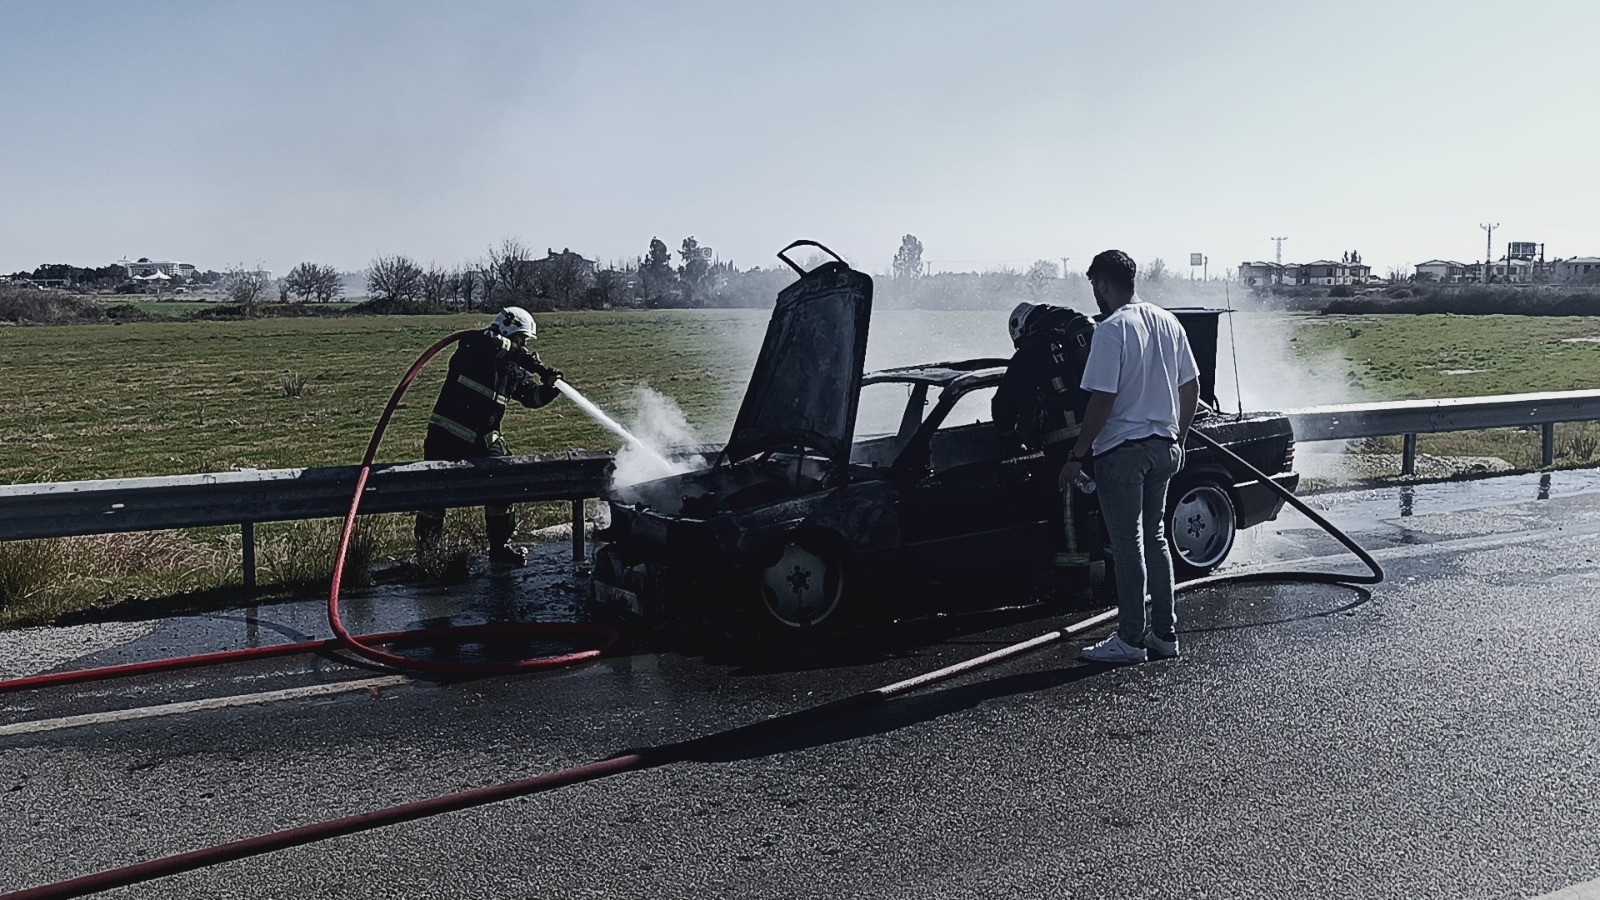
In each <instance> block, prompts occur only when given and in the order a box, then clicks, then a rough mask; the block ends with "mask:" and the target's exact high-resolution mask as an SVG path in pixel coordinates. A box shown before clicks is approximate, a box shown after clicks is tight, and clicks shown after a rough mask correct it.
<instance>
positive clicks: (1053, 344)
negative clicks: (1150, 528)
mask: <svg viewBox="0 0 1600 900" xmlns="http://www.w3.org/2000/svg"><path fill="white" fill-rule="evenodd" d="M1009 325H1010V330H1011V343H1012V345H1013V346H1015V347H1016V353H1015V354H1014V355H1012V357H1011V361H1010V363H1008V364H1007V366H1006V374H1005V376H1004V377H1003V378H1002V379H1001V380H1000V386H999V387H998V388H996V390H995V393H994V400H993V401H992V409H993V413H994V424H995V428H996V429H997V430H998V431H999V433H1000V442H1001V445H1002V446H1003V448H1004V449H1005V452H1006V455H1007V456H1015V455H1017V454H1019V453H1021V452H1023V451H1024V450H1036V451H1040V452H1042V453H1043V454H1044V459H1045V466H1044V471H1045V472H1046V473H1048V474H1049V475H1050V476H1052V477H1051V478H1050V484H1051V485H1052V488H1053V486H1054V484H1055V479H1054V477H1053V476H1054V475H1055V473H1057V472H1060V471H1061V468H1062V466H1064V465H1066V463H1067V458H1068V457H1069V456H1070V455H1071V453H1072V444H1073V442H1074V441H1075V440H1077V438H1078V432H1079V431H1080V430H1081V429H1082V423H1083V414H1084V411H1085V409H1087V408H1088V405H1089V395H1088V393H1087V392H1085V391H1084V390H1083V388H1082V387H1080V386H1079V382H1080V381H1081V380H1082V378H1083V365H1084V361H1085V360H1087V359H1088V358H1089V345H1090V341H1091V339H1092V338H1093V337H1094V323H1092V322H1090V321H1089V319H1088V317H1086V316H1084V315H1083V314H1082V313H1079V312H1077V311H1075V310H1071V309H1067V308H1065V307H1060V306H1049V305H1046V304H1043V303H1021V304H1018V305H1017V308H1016V309H1014V310H1012V311H1011V317H1010V322H1009ZM1051 506H1052V509H1053V510H1055V511H1056V512H1055V515H1056V516H1057V517H1059V518H1056V519H1054V520H1053V521H1054V522H1055V523H1057V524H1058V525H1059V528H1058V530H1057V531H1056V533H1057V535H1058V538H1057V541H1056V547H1057V549H1056V551H1055V554H1054V559H1053V562H1054V564H1055V569H1056V582H1057V584H1058V585H1060V586H1062V587H1064V588H1066V589H1068V590H1072V591H1078V592H1081V591H1083V590H1086V589H1087V588H1088V586H1089V562H1090V559H1089V546H1090V540H1089V538H1090V536H1091V534H1092V533H1093V532H1092V528H1091V525H1092V522H1093V516H1094V515H1095V512H1096V509H1095V504H1094V503H1093V501H1092V499H1091V498H1089V497H1087V496H1086V495H1085V494H1083V493H1082V492H1081V491H1076V490H1073V489H1071V488H1068V489H1067V491H1066V495H1065V496H1063V497H1062V498H1061V501H1060V502H1057V503H1053V504H1051ZM1069 509H1070V512H1068V510H1069Z"/></svg>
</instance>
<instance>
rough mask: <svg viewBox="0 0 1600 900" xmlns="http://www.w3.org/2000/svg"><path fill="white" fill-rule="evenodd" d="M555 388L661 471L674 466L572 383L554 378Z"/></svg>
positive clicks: (668, 469) (670, 469) (669, 469)
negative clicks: (643, 455) (647, 458)
mask: <svg viewBox="0 0 1600 900" xmlns="http://www.w3.org/2000/svg"><path fill="white" fill-rule="evenodd" d="M556 390H558V391H560V392H561V393H563V394H565V395H567V399H568V400H571V401H572V402H573V403H576V404H577V405H578V408H579V409H581V410H583V411H584V412H585V413H588V415H589V418H591V419H593V420H595V421H596V422H599V423H600V424H601V425H604V426H605V427H606V430H607V431H610V432H611V433H612V434H615V435H616V436H617V437H620V438H622V439H623V440H624V441H627V443H628V446H630V447H633V448H634V449H636V450H638V451H640V452H641V453H644V454H645V455H646V456H648V457H649V458H650V461H651V462H653V463H655V464H657V465H658V466H660V467H661V469H662V470H663V471H668V472H670V471H672V469H673V468H674V467H673V465H672V462H671V461H670V460H668V459H667V458H666V457H665V456H662V455H661V454H660V452H658V451H657V450H656V449H655V448H654V447H651V446H650V445H649V444H646V443H645V442H644V441H641V440H639V439H638V438H636V437H634V436H633V433H632V432H630V431H628V429H626V428H623V427H622V426H621V425H619V424H618V423H617V420H616V419H613V418H611V417H610V416H608V415H606V414H605V410H602V409H601V408H600V407H598V406H595V405H594V403H593V402H591V401H590V400H589V398H588V397H585V396H584V395H582V394H580V393H578V390H577V388H574V387H573V386H572V385H570V384H567V383H566V382H565V381H562V380H560V379H557V380H556Z"/></svg>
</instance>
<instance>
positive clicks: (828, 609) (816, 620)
mask: <svg viewBox="0 0 1600 900" xmlns="http://www.w3.org/2000/svg"><path fill="white" fill-rule="evenodd" d="M847 569H848V565H847V563H846V559H845V553H844V551H843V550H842V549H840V548H839V547H837V546H835V545H834V544H833V543H832V542H829V541H824V540H819V539H816V538H807V537H799V538H791V539H789V540H787V541H786V542H785V543H784V544H783V546H782V547H781V548H780V549H779V550H778V553H777V557H776V558H775V559H774V560H773V561H772V562H771V563H769V564H768V565H767V566H766V567H764V568H762V569H761V570H760V571H759V572H758V573H757V576H756V591H757V594H758V595H759V598H760V607H761V610H762V612H763V613H765V620H766V621H767V622H768V623H769V624H770V625H774V626H776V627H777V629H778V630H779V631H780V632H788V633H798V632H805V631H812V630H816V629H819V628H821V627H822V626H824V625H825V624H830V625H831V624H833V623H835V622H837V621H838V620H839V618H840V610H841V606H842V601H843V600H844V595H845V588H846V585H847V582H848V581H849V576H848V572H847Z"/></svg>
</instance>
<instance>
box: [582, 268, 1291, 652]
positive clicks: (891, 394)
mask: <svg viewBox="0 0 1600 900" xmlns="http://www.w3.org/2000/svg"><path fill="white" fill-rule="evenodd" d="M797 243H810V242H797ZM791 246H793V245H791ZM785 249H786V250H787V249H788V248H785ZM824 249H825V248H824ZM779 255H780V258H783V259H784V261H785V262H789V263H790V265H791V266H793V265H794V264H793V263H792V262H790V261H789V260H788V258H787V257H785V256H783V254H781V253H780V254H779ZM835 259H836V260H837V257H835ZM795 268H796V270H797V271H800V269H799V267H798V266H795ZM871 308H872V281H871V279H870V278H869V277H868V276H866V275H865V274H862V273H860V272H857V271H855V270H853V269H851V268H849V267H848V266H846V265H845V264H844V263H843V262H842V261H834V262H829V263H825V264H823V265H821V266H819V267H817V268H815V269H813V270H811V271H810V272H803V271H802V272H801V278H800V280H799V281H797V282H796V283H795V284H792V285H790V286H789V287H788V288H786V289H785V290H784V291H783V292H782V293H780V294H779V296H778V300H777V304H776V306H775V308H774V309H773V313H772V319H771V321H770V323H769V325H768V328H767V333H766V339H765V341H764V343H763V344H762V348H761V352H760V355H759V357H758V358H757V361H756V366H755V369H754V372H753V373H752V375H751V379H750V385H749V388H748V389H747V391H746V393H745V397H744V402H743V404H742V405H741V407H740V410H739V415H738V417H737V419H736V420H735V423H734V426H733V431H732V434H731V435H730V437H729V440H728V443H727V445H726V446H725V447H724V448H723V449H722V451H721V452H720V454H718V456H717V457H716V460H715V462H714V463H713V465H712V466H711V468H709V469H705V470H701V471H697V472H691V473H689V474H685V475H679V476H674V477H671V478H664V479H660V480H657V481H651V482H647V483H644V484H640V485H635V486H633V487H630V488H626V489H622V490H620V491H619V492H617V494H615V495H614V496H613V497H611V498H609V501H608V502H609V504H610V514H611V522H610V525H609V526H608V527H607V528H606V529H604V530H603V531H602V532H600V533H599V534H598V535H597V536H596V537H597V540H598V541H600V542H601V543H600V545H599V546H598V547H597V550H596V555H595V565H594V580H593V599H594V600H595V602H596V603H597V604H599V605H600V606H601V607H602V609H604V610H606V611H609V612H612V613H617V614H621V616H622V617H625V618H637V619H640V620H643V621H645V622H646V623H650V624H655V625H671V624H674V623H685V624H687V623H695V622H704V621H713V622H743V623H746V624H748V625H751V626H754V627H756V628H758V629H762V630H766V631H769V632H779V633H794V632H803V631H808V630H813V629H818V628H821V627H825V626H831V625H834V624H837V623H839V622H841V621H845V620H848V619H851V618H855V617H865V616H875V615H881V616H890V615H895V614H904V613H906V612H907V611H914V610H916V609H918V608H919V606H920V605H921V604H923V603H924V602H926V601H927V600H929V598H930V596H932V593H933V592H941V593H942V592H946V591H947V592H950V593H951V594H953V595H955V596H960V595H962V594H963V593H967V592H971V591H977V593H975V594H973V595H972V596H973V597H974V598H975V599H974V600H973V602H974V604H975V605H978V606H987V605H994V604H995V603H996V598H997V597H1000V596H1004V595H1005V592H1006V591H1007V590H1008V589H1020V590H1037V589H1040V588H1045V589H1048V588H1049V587H1050V585H1051V583H1052V577H1053V575H1052V566H1051V563H1050V558H1051V550H1052V548H1053V546H1054V544H1053V542H1054V539H1055V535H1054V534H1053V533H1052V532H1053V529H1055V528H1059V524H1056V525H1052V524H1051V523H1052V520H1053V518H1054V519H1055V520H1057V521H1058V520H1059V516H1058V515H1057V516H1054V517H1053V516H1052V513H1053V509H1052V508H1053V507H1054V506H1055V505H1057V504H1059V503H1060V502H1061V500H1060V495H1059V494H1058V493H1057V492H1056V489H1055V473H1053V472H1047V471H1045V470H1044V469H1045V462H1044V459H1043V457H1042V456H1041V455H1040V454H1037V453H1033V454H1027V455H1022V456H1010V457H1008V455H1007V454H1006V453H1004V452H1003V450H1002V444H1001V441H1000V439H999V436H998V434H997V433H996V431H995V428H994V425H993V423H992V422H990V421H988V410H989V407H990V398H991V397H992V396H993V393H994V390H995V388H996V387H997V386H998V385H999V383H1000V380H1001V378H1002V376H1003V375H1004V374H1005V368H1006V364H1007V360H1005V359H972V360H963V361H956V362H944V363H933V364H929V365H923V366H910V367H902V368H896V369H889V370H885V371H881V372H875V373H871V374H865V373H864V372H863V364H864V360H865V356H866V340H867V330H868V324H869V320H870V316H871ZM1174 312H1175V313H1176V314H1177V315H1178V316H1179V318H1180V321H1182V322H1183V323H1184V327H1185V329H1186V330H1187V331H1188V332H1189V334H1190V337H1191V342H1192V343H1193V345H1194V347H1195V356H1196V360H1197V362H1198V363H1199V364H1200V369H1201V373H1202V374H1201V396H1202V398H1204V399H1205V400H1206V401H1207V405H1206V406H1203V407H1202V412H1201V414H1200V415H1199V416H1198V417H1197V418H1196V421H1195V425H1194V427H1195V428H1198V429H1200V430H1202V431H1204V432H1205V433H1206V434H1207V435H1209V436H1210V437H1211V438H1213V439H1214V440H1216V441H1218V442H1219V443H1221V444H1223V445H1224V446H1226V447H1228V448H1229V449H1230V450H1232V451H1233V452H1235V453H1237V454H1239V455H1240V456H1241V457H1243V458H1244V459H1246V460H1248V461H1249V462H1250V463H1251V464H1252V465H1254V466H1256V467H1257V468H1259V469H1260V470H1261V471H1262V472H1265V473H1267V474H1268V475H1270V476H1271V477H1272V479H1273V480H1274V481H1276V482H1278V483H1279V484H1281V485H1283V486H1284V487H1287V488H1289V489H1291V490H1292V489H1294V488H1295V487H1296V486H1297V485H1298V482H1299V476H1298V475H1297V474H1295V473H1294V472H1293V471H1292V464H1293V456H1294V439H1293V435H1292V432H1291V430H1290V427H1289V422H1288V420H1287V418H1285V417H1284V416H1282V415H1280V414H1277V413H1247V414H1238V415H1229V414H1223V413H1220V412H1217V411H1216V398H1215V369H1216V343H1217V340H1216V333H1217V318H1218V311H1216V310H1174ZM858 417H859V421H858ZM1187 450H1188V456H1187V458H1186V461H1185V464H1184V469H1183V471H1182V472H1180V473H1179V475H1178V476H1177V478H1176V479H1175V480H1174V481H1173V484H1172V491H1171V496H1170V499H1169V514H1168V527H1169V535H1170V536H1171V538H1172V544H1173V549H1174V562H1175V563H1176V564H1177V566H1178V568H1179V570H1180V574H1181V576H1189V577H1193V576H1195V575H1199V574H1204V573H1206V572H1209V571H1211V570H1212V569H1214V568H1216V566H1218V565H1219V564H1221V563H1222V562H1223V560H1224V559H1226V558H1227V555H1228V552H1229V551H1230V550H1231V548H1232V546H1233V540H1234V536H1235V534H1236V533H1237V531H1238V529H1240V528H1248V527H1250V526H1252V525H1256V524H1259V523H1261V522H1264V521H1267V520H1269V519H1272V518H1274V517H1275V516H1276V515H1277V513H1278V511H1279V509H1280V508H1281V506H1282V500H1281V499H1280V498H1278V497H1277V495H1275V494H1274V493H1272V491H1271V490H1270V489H1269V488H1268V487H1267V486H1266V485H1264V484H1262V483H1261V482H1260V480H1259V479H1257V478H1256V476H1255V475H1253V474H1251V473H1249V472H1247V471H1236V470H1235V468H1236V467H1237V464H1236V463H1230V462H1228V461H1225V460H1223V459H1221V458H1219V455H1218V454H1216V453H1215V452H1214V451H1212V450H1210V449H1209V448H1206V447H1203V446H1198V445H1195V446H1191V447H1189V448H1187ZM1092 551H1093V553H1094V554H1095V555H1096V556H1097V557H1098V558H1104V555H1105V548H1104V546H1103V545H1099V546H1096V547H1094V548H1092Z"/></svg>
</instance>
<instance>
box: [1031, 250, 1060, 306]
mask: <svg viewBox="0 0 1600 900" xmlns="http://www.w3.org/2000/svg"><path fill="white" fill-rule="evenodd" d="M1060 277H1061V270H1060V269H1058V268H1056V264H1055V263H1054V262H1051V261H1050V260H1048V259H1041V260H1037V261H1035V262H1034V264H1033V265H1031V266H1029V267H1028V274H1027V275H1026V276H1024V281H1025V282H1026V284H1027V286H1028V293H1029V294H1030V295H1032V296H1033V297H1034V298H1035V299H1038V298H1039V297H1042V296H1044V294H1045V292H1046V291H1048V290H1050V285H1051V284H1052V283H1054V282H1055V280H1056V279H1057V278H1060Z"/></svg>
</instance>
